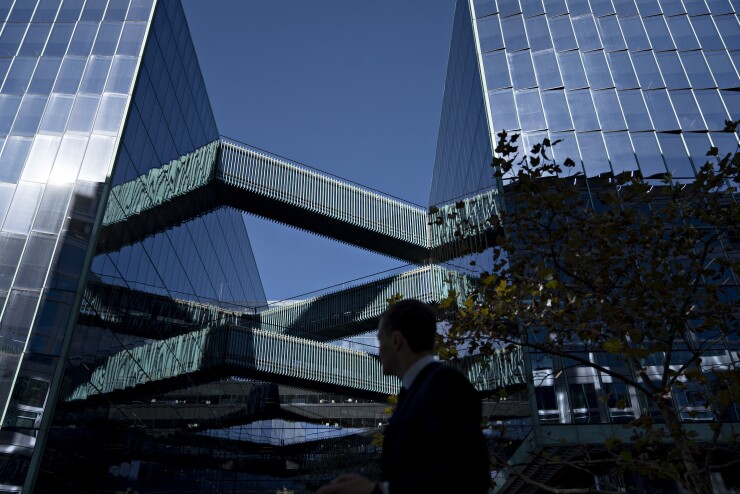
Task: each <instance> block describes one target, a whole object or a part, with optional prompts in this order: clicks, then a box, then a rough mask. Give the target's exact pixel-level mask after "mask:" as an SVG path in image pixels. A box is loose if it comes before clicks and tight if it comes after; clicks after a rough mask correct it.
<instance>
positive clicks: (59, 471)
mask: <svg viewBox="0 0 740 494" xmlns="http://www.w3.org/2000/svg"><path fill="white" fill-rule="evenodd" d="M0 29H1V31H0V81H1V82H0V84H1V86H0V149H1V151H0V411H1V412H2V428H1V429H0V491H2V492H18V491H20V490H21V488H22V487H23V486H24V484H25V486H26V488H29V487H30V486H32V485H33V479H34V478H35V476H36V474H37V472H38V471H39V470H40V469H41V470H43V471H44V472H45V475H46V477H43V478H40V479H39V482H38V483H37V489H36V491H43V490H45V489H52V490H59V489H62V490H66V491H69V492H80V491H81V489H82V488H81V487H80V488H78V487H77V486H75V485H70V484H69V482H71V481H73V480H74V479H77V480H80V477H79V476H85V475H87V474H89V475H90V477H89V478H88V481H89V482H82V481H81V482H80V486H83V485H88V488H89V489H90V491H96V490H97V489H101V490H105V489H106V488H107V486H108V484H106V483H105V482H102V483H100V484H97V487H91V486H94V485H95V481H100V472H99V470H100V469H101V468H104V469H110V468H113V467H112V466H111V465H107V464H106V465H104V466H101V465H90V464H88V463H87V462H89V461H90V459H91V458H95V456H96V455H97V454H100V455H102V456H103V457H105V453H104V452H102V451H104V450H105V447H106V446H105V444H106V443H105V440H104V439H102V440H101V438H103V436H98V437H95V433H94V430H95V426H96V425H97V423H96V420H98V421H100V422H105V421H108V420H109V419H110V416H109V414H108V413H107V412H101V410H104V409H105V410H110V409H111V406H110V403H105V402H102V403H100V404H99V405H97V406H96V407H97V411H96V409H95V408H92V409H87V411H85V412H81V411H79V410H74V409H70V408H69V407H67V408H63V407H61V406H56V402H57V400H61V399H62V397H63V396H64V393H65V392H68V391H69V389H70V387H73V386H74V384H75V383H76V382H78V381H80V380H82V379H84V378H85V377H86V376H87V377H88V378H89V372H88V369H90V368H91V367H92V366H93V365H95V363H96V362H98V361H100V359H104V358H105V357H106V356H108V355H111V354H113V353H115V352H119V351H121V350H124V349H128V350H130V349H133V348H135V347H137V346H139V345H142V344H144V343H145V342H147V341H152V339H157V338H159V337H163V336H161V335H158V334H156V333H153V332H152V331H151V329H150V330H148V332H147V333H143V332H141V331H139V332H137V331H136V328H135V326H136V325H135V324H133V323H132V322H131V321H134V320H135V319H136V313H137V311H139V312H140V311H142V310H146V311H147V315H148V316H149V317H152V318H154V317H156V318H158V319H159V320H168V321H170V322H173V324H174V323H175V322H178V323H179V324H180V326H181V327H180V329H179V331H180V332H183V331H186V330H187V326H188V321H187V320H186V318H183V317H182V316H181V315H179V314H178V313H176V312H174V311H173V310H172V308H171V306H172V304H171V303H170V304H169V305H168V304H167V303H166V302H167V301H173V300H174V301H177V302H178V304H179V305H180V306H182V305H183V304H188V303H189V304H192V305H198V304H208V305H210V306H215V307H222V308H229V309H235V308H238V309H239V310H244V309H249V308H253V307H256V306H258V305H263V304H264V303H265V296H264V292H263V289H262V285H261V281H260V278H259V274H258V272H257V268H256V265H255V262H254V258H253V255H252V252H251V248H250V244H249V238H248V236H247V233H246V231H245V227H244V223H243V220H242V218H241V214H240V213H238V212H236V211H233V210H229V209H219V210H216V211H213V212H210V213H207V214H205V215H202V216H200V217H198V218H196V219H194V220H192V221H189V222H187V223H185V224H181V225H179V226H176V227H174V228H170V229H168V230H166V231H164V232H162V233H159V234H156V235H154V236H150V237H148V238H147V239H146V240H145V241H143V242H138V243H133V244H130V245H124V246H123V247H122V248H120V249H117V250H115V251H109V250H108V249H105V248H103V247H102V244H101V245H98V244H97V242H98V241H99V239H100V229H101V220H102V217H103V212H104V211H105V210H106V209H107V208H109V207H110V206H109V205H108V204H109V203H114V202H115V201H117V197H116V196H115V194H111V193H110V191H111V189H112V188H113V187H115V186H116V185H118V184H120V183H123V182H130V181H133V180H136V179H137V177H140V176H143V175H145V174H146V173H147V172H148V171H149V170H151V169H153V168H155V167H160V166H162V165H163V164H166V163H169V162H172V161H173V160H177V159H178V158H180V157H182V156H185V155H188V154H189V153H192V152H194V151H195V150H197V149H199V148H202V147H203V146H205V145H207V144H208V143H212V142H213V141H215V140H217V139H218V132H217V129H216V125H215V122H214V119H213V115H212V112H211V109H210V106H209V102H208V97H207V95H206V92H205V88H204V84H203V80H202V77H201V74H200V69H199V67H198V62H197V59H196V56H195V51H194V49H193V46H192V42H191V39H190V35H189V32H188V28H187V24H186V22H185V17H184V13H183V10H182V7H181V5H180V3H179V2H178V1H161V2H157V3H156V5H155V2H154V1H153V0H110V1H108V0H95V1H92V0H89V1H85V0H63V1H62V0H22V1H20V0H19V1H15V2H13V1H3V2H0ZM135 227H136V225H133V224H132V226H131V227H130V228H135ZM124 243H125V242H124ZM106 294H108V296H109V298H110V297H115V298H116V299H117V301H118V302H119V303H117V304H115V308H116V310H115V311H113V310H108V311H107V313H106V312H102V309H101V307H103V305H101V303H99V300H100V298H101V297H104V296H105V295H106ZM142 300H148V302H147V303H146V304H144V303H143V302H142ZM111 306H112V305H111V304H109V305H108V307H109V308H110V307H111ZM168 310H169V312H168ZM127 311H128V312H130V313H127ZM178 318H179V319H178ZM155 327H156V326H155ZM159 327H163V326H159ZM170 329H171V328H170ZM163 331H164V329H163ZM171 335H172V333H171V332H170V333H168V336H171ZM234 386H236V385H231V387H232V388H233V387H234ZM242 392H244V393H246V396H247V397H249V396H250V390H249V389H247V390H246V391H244V390H241V391H240V392H238V393H237V392H236V391H233V390H232V391H227V392H225V391H224V390H214V389H208V390H205V391H202V394H204V395H207V396H223V395H224V394H225V393H228V395H229V396H237V395H241V393H242ZM254 393H255V391H252V395H254ZM191 394H192V393H191ZM181 399H183V400H185V398H183V397H181ZM232 399H234V400H236V398H232ZM90 406H91V407H92V406H94V405H90ZM55 408H56V410H57V411H58V417H57V418H56V419H54V420H52V415H51V414H52V411H53V410H54V409H55ZM165 415H166V414H165ZM173 420H175V418H173ZM86 421H87V423H88V424H91V425H90V429H89V430H87V431H86V432H85V433H83V434H79V435H75V434H72V432H71V428H72V427H75V426H73V425H71V424H76V426H79V425H80V424H82V423H85V422H86ZM52 422H54V423H53V424H52ZM134 422H135V421H129V422H128V423H129V424H131V423H134ZM125 432H126V431H125V430H124V431H116V430H115V428H111V430H110V435H111V436H113V435H119V436H120V435H121V434H124V435H125ZM128 435H129V436H131V437H133V436H135V434H133V435H132V434H131V433H130V432H129V433H128ZM90 436H92V437H95V439H93V440H92V441H91V442H88V441H87V439H88V438H89V437H90ZM116 439H120V438H116ZM113 443H115V441H114V440H111V444H113ZM92 444H95V445H96V446H97V447H99V448H100V451H101V452H100V453H98V452H96V451H95V449H94V447H93V446H92ZM119 444H120V443H119ZM44 446H45V449H44ZM121 447H125V446H121ZM78 448H88V450H87V451H80V450H79V449H78ZM90 448H92V449H90ZM42 451H45V456H44V460H43V462H42V460H41V458H42V454H41V453H42ZM42 463H43V465H42ZM119 465H120V463H119ZM65 469H69V470H68V471H66V472H65ZM73 472H75V473H73ZM128 476H130V472H129V470H128V469H127V471H126V474H125V475H123V478H127V477H128ZM110 477H113V478H115V477H116V475H112V474H111V475H110ZM113 490H115V489H113ZM124 490H125V488H124ZM29 492H30V489H29Z"/></svg>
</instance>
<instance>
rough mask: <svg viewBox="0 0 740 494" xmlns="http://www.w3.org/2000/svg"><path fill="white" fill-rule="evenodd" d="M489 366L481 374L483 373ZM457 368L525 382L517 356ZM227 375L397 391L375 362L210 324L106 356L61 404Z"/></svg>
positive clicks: (491, 385)
mask: <svg viewBox="0 0 740 494" xmlns="http://www.w3.org/2000/svg"><path fill="white" fill-rule="evenodd" d="M483 368H485V369H487V370H486V372H483V373H482V372H481V369H483ZM461 370H463V372H465V373H466V375H467V376H468V378H469V379H470V380H471V382H472V383H473V384H474V385H475V386H476V388H477V389H479V390H481V391H491V390H495V389H499V388H502V387H509V386H518V385H521V384H522V383H524V381H523V376H524V371H523V364H522V359H521V354H520V353H519V352H518V351H515V352H509V353H501V354H497V355H495V356H494V357H492V358H490V359H489V362H487V363H486V364H482V363H481V364H475V365H469V364H465V363H463V365H461ZM229 376H238V377H244V378H253V379H267V380H269V381H270V382H274V383H277V384H286V385H290V386H296V387H299V388H305V389H311V390H317V391H325V392H331V393H338V394H346V395H350V396H363V397H369V398H373V399H378V400H383V399H385V397H387V396H388V395H391V394H396V393H397V392H398V390H399V389H400V382H399V380H398V379H397V378H395V377H392V376H386V375H383V371H382V367H381V364H380V360H379V359H378V358H377V357H376V356H374V355H370V354H367V353H364V352H360V351H357V350H352V349H347V348H340V347H337V346H334V345H329V344H326V343H319V342H316V341H312V340H306V339H303V338H296V337H294V336H288V335H282V334H277V333H274V332H272V331H263V330H259V329H250V328H243V327H238V326H223V327H208V328H203V329H201V330H198V331H193V332H191V333H187V334H183V335H178V336H175V337H172V338H167V339H165V340H159V341H155V342H152V343H149V344H145V345H142V346H138V347H135V348H132V349H126V350H122V351H120V352H118V353H116V354H114V355H111V356H110V357H108V358H107V359H105V361H104V362H102V363H101V364H100V365H99V366H98V367H97V368H95V369H94V370H93V371H92V374H91V375H90V377H89V381H88V382H86V383H84V384H81V385H78V386H77V387H76V388H74V390H73V391H72V392H71V393H70V394H69V395H68V396H67V397H66V401H68V402H73V401H77V400H85V399H88V398H90V397H93V396H96V395H104V394H108V393H113V392H123V391H127V390H130V391H134V390H136V389H137V388H138V389H139V390H141V391H146V392H151V391H152V388H154V389H156V390H157V391H159V392H162V391H169V390H170V389H168V388H171V389H176V388H178V387H184V386H189V385H192V383H193V382H208V381H209V380H210V381H213V380H218V379H222V378H225V377H229Z"/></svg>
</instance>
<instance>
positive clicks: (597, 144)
mask: <svg viewBox="0 0 740 494" xmlns="http://www.w3.org/2000/svg"><path fill="white" fill-rule="evenodd" d="M576 139H577V140H578V147H579V148H580V150H581V156H583V167H584V168H585V169H586V176H588V177H596V176H598V175H601V174H602V173H608V172H610V171H611V167H610V166H609V158H608V157H607V154H606V148H605V147H604V139H603V138H602V137H601V132H576Z"/></svg>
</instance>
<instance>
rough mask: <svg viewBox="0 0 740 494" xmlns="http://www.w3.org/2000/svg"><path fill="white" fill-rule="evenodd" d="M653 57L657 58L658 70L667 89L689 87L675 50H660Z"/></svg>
mask: <svg viewBox="0 0 740 494" xmlns="http://www.w3.org/2000/svg"><path fill="white" fill-rule="evenodd" d="M655 57H656V58H657V60H658V66H659V67H660V72H661V73H662V74H663V79H664V80H665V84H666V86H667V87H668V89H686V88H689V87H691V86H690V85H689V79H688V77H686V73H685V72H684V70H683V65H681V60H679V58H678V53H677V52H675V51H666V52H660V53H656V54H655Z"/></svg>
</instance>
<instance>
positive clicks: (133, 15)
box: [126, 0, 154, 21]
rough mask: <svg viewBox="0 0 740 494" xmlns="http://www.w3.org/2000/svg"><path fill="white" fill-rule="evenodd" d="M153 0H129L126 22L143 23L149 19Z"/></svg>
mask: <svg viewBox="0 0 740 494" xmlns="http://www.w3.org/2000/svg"><path fill="white" fill-rule="evenodd" d="M153 2H154V0H131V6H130V7H129V9H128V14H126V20H129V21H145V20H147V19H149V14H150V12H151V10H152V3H153Z"/></svg>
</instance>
